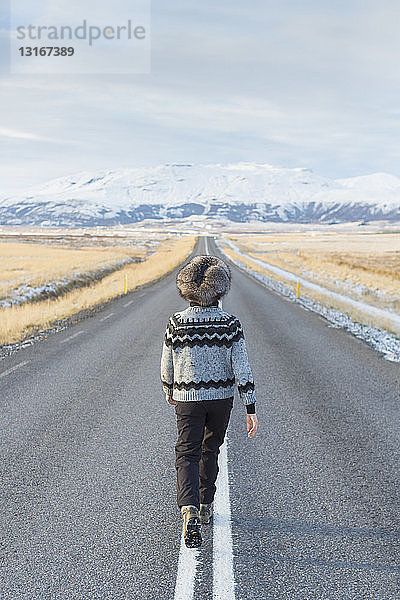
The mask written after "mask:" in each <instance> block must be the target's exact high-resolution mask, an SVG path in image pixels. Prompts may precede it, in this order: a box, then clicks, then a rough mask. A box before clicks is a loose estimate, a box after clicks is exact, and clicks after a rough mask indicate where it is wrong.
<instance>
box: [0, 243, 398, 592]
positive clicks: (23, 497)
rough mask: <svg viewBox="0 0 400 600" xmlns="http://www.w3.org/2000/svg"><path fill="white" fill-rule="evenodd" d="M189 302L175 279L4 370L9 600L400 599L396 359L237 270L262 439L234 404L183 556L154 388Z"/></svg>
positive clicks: (4, 545) (0, 419)
mask: <svg viewBox="0 0 400 600" xmlns="http://www.w3.org/2000/svg"><path fill="white" fill-rule="evenodd" d="M206 244H207V248H206ZM206 250H208V251H209V252H210V253H211V254H218V253H219V251H218V250H217V249H216V246H215V244H214V242H213V240H212V238H208V239H207V241H206V240H205V238H201V239H200V241H199V244H198V246H197V249H196V251H197V252H198V253H201V254H203V253H205V252H206ZM184 306H185V303H184V301H183V300H182V299H181V298H180V297H179V296H178V293H177V291H176V286H175V275H174V274H170V275H168V276H167V277H166V278H164V279H163V280H161V281H159V282H157V283H155V284H154V285H152V286H151V287H148V288H146V289H142V290H137V291H136V292H132V293H131V294H129V295H127V296H126V297H124V298H120V299H118V300H115V301H114V302H112V303H111V304H110V305H108V307H107V308H106V309H104V311H102V312H100V313H97V314H96V315H94V316H93V317H91V318H90V319H87V320H85V321H81V322H80V323H78V324H76V325H74V326H73V327H71V328H70V329H68V330H66V331H63V332H60V333H57V334H54V335H51V336H50V337H48V338H47V339H46V340H44V341H42V342H38V343H36V344H35V345H34V346H31V347H29V348H26V349H24V350H21V351H19V352H17V353H16V354H14V355H13V356H10V357H8V358H6V359H4V360H2V361H0V402H1V404H0V428H1V437H0V447H1V462H0V464H1V467H0V468H1V500H0V520H1V546H0V553H1V554H0V556H1V562H0V570H1V575H0V588H1V594H0V596H1V598H2V600H19V599H21V600H22V599H24V600H28V599H29V600H31V599H35V600H83V599H90V600H106V599H110V600H111V599H112V600H119V599H121V600H128V599H129V600H135V599H140V600H145V599H151V600H153V599H154V600H160V599H164V598H165V599H168V600H170V599H174V600H177V599H180V600H185V599H187V600H191V599H196V600H212V599H216V600H233V598H236V600H253V599H255V598H257V599H260V600H262V599H268V600H271V599H277V600H278V599H279V600H280V599H284V598H288V599H289V598H290V600H334V599H338V600H361V599H364V598H371V599H373V600H389V599H390V600H395V599H398V598H400V583H399V581H400V578H399V575H400V504H399V490H400V477H399V464H400V461H399V458H400V456H399V455H400V450H399V449H400V429H399V422H400V419H399V417H400V414H399V413H400V403H399V390H400V371H399V366H398V364H396V363H391V362H388V361H385V360H383V359H382V358H381V357H380V355H379V354H378V353H376V352H374V351H373V350H372V349H371V348H370V347H369V346H367V345H366V344H364V343H363V342H362V341H360V340H358V339H356V338H354V337H352V336H351V335H350V334H348V333H347V332H345V331H343V330H340V329H335V328H332V327H330V326H329V324H328V322H327V321H325V320H324V319H322V318H321V317H320V316H318V315H316V314H314V313H311V312H308V311H306V310H304V309H303V308H302V307H300V306H299V305H297V304H295V303H291V302H288V301H287V300H285V299H284V298H282V297H281V296H279V295H278V294H276V293H275V292H272V291H269V290H267V289H266V288H265V287H263V286H262V285H261V284H260V283H258V282H257V281H255V280H254V279H252V278H251V276H249V275H247V274H246V273H244V272H242V271H240V270H239V269H238V268H236V267H235V266H233V265H232V290H231V292H230V293H229V295H228V296H227V298H226V299H225V300H224V309H225V310H227V311H228V312H232V313H233V314H235V315H237V316H238V317H239V318H240V320H241V321H242V323H243V327H244V331H245V336H246V343H247V347H248V352H249V355H250V360H251V363H252V366H253V371H254V377H255V381H256V386H257V395H258V402H257V413H258V416H259V420H260V427H259V431H258V433H257V435H256V437H255V438H254V439H253V440H249V439H248V438H247V436H246V432H245V410H244V407H243V406H241V404H240V403H239V401H238V400H237V399H235V404H234V410H233V413H232V418H231V423H230V426H229V430H228V436H227V437H228V439H227V444H226V446H224V450H223V452H222V453H221V470H220V476H219V482H218V486H219V498H218V506H217V514H216V517H215V524H214V526H209V527H208V528H206V527H204V528H203V533H204V545H203V547H202V548H201V549H200V550H199V551H195V550H193V552H191V551H188V552H189V553H188V554H185V553H184V551H183V550H182V546H181V523H180V518H179V512H178V509H177V506H176V499H175V468H174V444H175V441H176V425H175V413H174V409H173V408H172V407H170V406H168V405H167V404H166V402H165V400H164V398H163V395H162V392H161V385H160V380H159V379H160V378H159V362H160V355H161V344H162V337H163V334H164V328H165V325H166V323H167V320H168V317H169V315H170V314H171V313H172V312H174V311H176V310H180V309H182V308H184Z"/></svg>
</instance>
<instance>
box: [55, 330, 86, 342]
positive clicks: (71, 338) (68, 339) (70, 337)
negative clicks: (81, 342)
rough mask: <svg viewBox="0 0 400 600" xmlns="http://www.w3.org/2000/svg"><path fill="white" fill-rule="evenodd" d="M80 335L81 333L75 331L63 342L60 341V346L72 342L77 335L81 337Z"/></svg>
mask: <svg viewBox="0 0 400 600" xmlns="http://www.w3.org/2000/svg"><path fill="white" fill-rule="evenodd" d="M82 333H83V331H77V332H76V333H74V334H73V335H70V336H69V337H67V338H65V340H61V342H60V344H65V343H66V342H69V341H70V340H73V339H74V338H76V337H78V335H81V334H82Z"/></svg>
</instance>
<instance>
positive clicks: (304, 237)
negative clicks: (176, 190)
mask: <svg viewBox="0 0 400 600" xmlns="http://www.w3.org/2000/svg"><path fill="white" fill-rule="evenodd" d="M229 239H230V240H231V241H232V242H234V243H235V244H236V245H237V246H238V247H239V248H240V249H241V251H242V252H244V253H245V254H248V255H249V256H251V257H254V258H256V259H259V260H262V261H263V262H266V263H269V264H271V265H274V266H277V267H280V268H282V269H285V270H286V271H290V272H291V273H294V274H296V275H299V276H300V277H302V278H303V279H307V280H308V281H311V282H313V283H317V284H318V285H320V286H322V287H324V288H326V289H328V290H330V291H333V292H338V293H340V294H343V295H345V296H348V297H350V298H353V299H355V300H360V301H362V302H365V303H367V304H369V305H371V306H375V307H378V308H381V309H389V310H392V311H394V312H396V313H398V314H400V235H399V234H391V233H354V232H351V233H343V232H342V233H340V232H334V233H331V232H328V231H310V232H297V233H287V232H286V233H271V234H261V235H258V234H253V235H246V234H243V235H230V236H229ZM225 251H226V252H227V253H228V254H229V255H230V256H231V257H232V258H240V257H239V256H238V255H236V254H235V253H234V252H233V251H232V250H230V249H229V248H226V250H225ZM242 261H243V259H242ZM250 266H251V268H252V269H254V270H256V271H259V272H263V273H265V274H266V275H267V276H268V277H271V278H272V279H274V280H281V281H282V283H284V284H285V285H286V286H287V287H289V288H291V289H292V290H293V291H294V290H295V286H296V284H295V282H289V281H288V280H284V279H282V278H279V277H278V276H277V275H275V274H274V273H272V272H271V271H268V270H267V269H263V268H262V267H260V266H258V265H256V264H255V263H251V264H250ZM302 295H304V296H308V297H311V298H312V299H313V300H315V301H318V302H321V303H322V304H324V305H325V306H329V307H332V308H338V309H339V310H344V311H345V312H346V313H347V314H350V316H352V317H353V318H355V319H356V320H363V321H364V322H366V321H365V319H364V318H363V317H362V315H361V313H357V311H355V309H349V307H348V306H346V307H345V306H344V305H343V304H341V303H338V302H337V301H335V300H333V299H332V298H331V297H328V296H325V297H322V296H320V295H319V294H317V293H316V292H312V291H310V290H305V289H304V288H303V289H302ZM370 324H372V325H374V324H376V325H378V326H381V327H385V328H390V327H389V326H388V323H383V322H380V323H372V322H370ZM392 331H393V328H392ZM395 333H398V332H397V331H395Z"/></svg>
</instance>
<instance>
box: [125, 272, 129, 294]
mask: <svg viewBox="0 0 400 600" xmlns="http://www.w3.org/2000/svg"><path fill="white" fill-rule="evenodd" d="M124 279H125V283H124V294H126V293H127V291H128V275H125V277H124Z"/></svg>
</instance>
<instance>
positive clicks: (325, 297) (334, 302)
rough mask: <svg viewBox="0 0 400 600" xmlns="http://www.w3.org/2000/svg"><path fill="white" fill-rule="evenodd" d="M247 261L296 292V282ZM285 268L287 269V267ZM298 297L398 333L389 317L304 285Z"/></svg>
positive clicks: (236, 258) (231, 253) (227, 249)
mask: <svg viewBox="0 0 400 600" xmlns="http://www.w3.org/2000/svg"><path fill="white" fill-rule="evenodd" d="M232 241H235V242H237V240H232ZM224 252H225V254H227V255H228V256H229V257H230V258H231V259H232V260H233V261H234V262H238V261H239V262H241V263H242V264H243V263H244V262H245V260H246V259H244V258H243V256H240V255H239V254H237V253H236V252H234V251H233V250H232V249H231V248H230V247H229V246H226V247H224ZM257 258H259V257H258V256H257ZM267 262H271V264H272V261H267ZM247 263H248V265H249V268H250V269H251V270H252V271H255V272H256V273H261V274H262V275H265V276H267V277H269V278H270V279H272V280H273V281H275V282H279V283H281V284H283V285H284V286H285V287H286V288H288V289H289V290H291V291H292V292H296V288H297V284H296V282H295V281H291V280H289V279H285V278H284V277H283V276H278V275H277V274H276V273H274V272H272V271H270V270H269V269H267V268H263V267H262V266H260V265H258V264H257V263H255V262H254V261H252V260H251V259H250V260H248V261H247ZM277 266H280V265H277ZM287 270H289V269H287ZM300 297H301V298H307V299H310V300H312V301H314V302H318V303H320V304H321V305H322V306H325V307H327V308H333V309H336V310H339V311H341V312H343V313H344V314H346V315H348V316H349V317H350V318H351V319H352V320H353V321H354V322H356V323H362V324H364V325H369V326H371V327H381V328H382V329H385V330H386V331H389V332H391V333H394V334H396V335H399V334H400V327H397V326H396V324H394V323H393V322H392V321H391V320H390V319H385V318H379V317H376V316H374V317H372V316H370V315H369V314H366V313H364V312H363V311H362V310H361V309H360V310H359V309H357V308H355V307H354V306H352V305H351V304H348V303H347V302H346V301H341V300H339V299H336V298H332V297H331V296H330V295H329V294H323V293H318V292H317V291H315V290H309V289H307V288H305V287H304V286H302V287H301V288H300ZM363 301H364V300H363Z"/></svg>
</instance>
